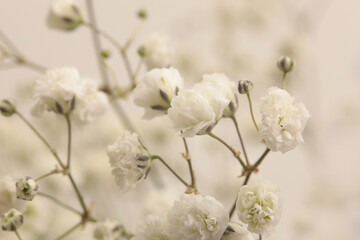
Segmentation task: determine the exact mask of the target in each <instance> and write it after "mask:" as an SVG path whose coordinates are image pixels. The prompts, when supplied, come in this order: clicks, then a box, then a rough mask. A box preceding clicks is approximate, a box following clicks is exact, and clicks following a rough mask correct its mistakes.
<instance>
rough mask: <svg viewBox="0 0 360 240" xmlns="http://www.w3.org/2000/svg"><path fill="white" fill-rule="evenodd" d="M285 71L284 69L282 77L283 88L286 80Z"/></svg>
mask: <svg viewBox="0 0 360 240" xmlns="http://www.w3.org/2000/svg"><path fill="white" fill-rule="evenodd" d="M286 75H287V72H285V71H284V74H283V78H282V88H283V89H285V80H286Z"/></svg>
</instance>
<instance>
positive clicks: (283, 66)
mask: <svg viewBox="0 0 360 240" xmlns="http://www.w3.org/2000/svg"><path fill="white" fill-rule="evenodd" d="M277 65H278V68H279V69H280V70H281V71H283V72H285V73H287V72H290V71H291V70H292V69H293V68H294V66H295V61H294V60H293V59H292V58H291V57H287V56H282V57H280V58H279V60H278V62H277Z"/></svg>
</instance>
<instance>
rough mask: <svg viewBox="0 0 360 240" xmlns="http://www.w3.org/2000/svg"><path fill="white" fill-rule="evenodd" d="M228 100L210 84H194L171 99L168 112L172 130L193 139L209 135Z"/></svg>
mask: <svg viewBox="0 0 360 240" xmlns="http://www.w3.org/2000/svg"><path fill="white" fill-rule="evenodd" d="M229 102H230V100H229V99H226V98H225V97H224V95H223V94H222V93H221V92H219V91H218V89H217V88H216V87H215V86H212V85H210V84H207V85H205V84H204V85H202V84H195V86H194V87H193V88H192V89H184V90H182V91H180V92H179V94H178V95H177V96H176V97H174V98H173V100H172V102H171V108H169V110H168V114H169V117H170V119H171V120H172V122H173V124H174V128H175V129H176V130H178V131H182V136H184V137H193V136H194V135H202V134H207V133H209V132H210V131H211V130H212V129H213V128H214V127H215V125H216V124H217V123H218V121H219V120H220V119H221V117H222V116H223V112H224V110H225V108H226V107H227V106H228V105H229Z"/></svg>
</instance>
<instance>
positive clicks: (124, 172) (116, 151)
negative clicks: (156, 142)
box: [107, 131, 151, 192]
mask: <svg viewBox="0 0 360 240" xmlns="http://www.w3.org/2000/svg"><path fill="white" fill-rule="evenodd" d="M107 154H108V156H109V159H110V165H111V167H112V168H113V170H112V174H113V175H114V176H115V181H116V184H117V185H118V186H119V188H120V191H122V192H128V191H129V190H131V189H133V188H134V187H135V186H136V184H137V182H138V181H140V180H141V179H143V178H144V177H146V175H147V173H148V171H149V170H150V164H151V161H150V159H149V154H148V153H147V151H146V150H145V149H144V147H143V145H142V144H141V143H140V141H139V139H138V136H137V134H136V133H130V132H129V131H125V132H124V133H123V134H122V135H121V136H119V137H118V138H117V139H116V141H115V142H114V143H113V144H112V145H110V146H108V148H107Z"/></svg>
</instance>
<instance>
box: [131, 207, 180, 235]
mask: <svg viewBox="0 0 360 240" xmlns="http://www.w3.org/2000/svg"><path fill="white" fill-rule="evenodd" d="M168 227H169V224H168V220H167V213H166V212H159V213H152V214H149V215H147V216H146V218H145V223H144V224H143V225H140V226H139V227H138V228H137V233H136V235H135V237H133V238H132V239H131V240H170V239H171V238H170V237H169V233H168ZM174 240H175V239H174Z"/></svg>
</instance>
